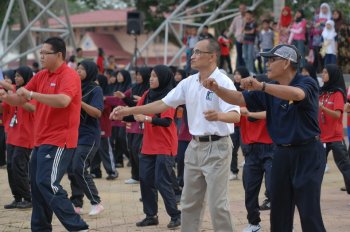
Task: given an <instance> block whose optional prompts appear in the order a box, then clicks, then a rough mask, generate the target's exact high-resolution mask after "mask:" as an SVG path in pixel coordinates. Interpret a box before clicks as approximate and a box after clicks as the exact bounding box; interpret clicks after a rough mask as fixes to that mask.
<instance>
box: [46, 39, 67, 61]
mask: <svg viewBox="0 0 350 232" xmlns="http://www.w3.org/2000/svg"><path fill="white" fill-rule="evenodd" d="M44 43H46V44H50V45H51V47H52V50H53V51H54V52H56V53H58V52H61V53H62V58H63V59H66V43H65V42H64V40H63V39H62V38H60V37H50V38H48V39H46V40H45V41H44Z"/></svg>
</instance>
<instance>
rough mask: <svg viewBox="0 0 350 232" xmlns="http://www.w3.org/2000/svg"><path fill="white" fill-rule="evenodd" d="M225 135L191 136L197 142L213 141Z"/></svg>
mask: <svg viewBox="0 0 350 232" xmlns="http://www.w3.org/2000/svg"><path fill="white" fill-rule="evenodd" d="M225 137H227V136H219V135H204V136H192V138H193V139H194V140H196V141H197V142H210V141H211V142H213V141H218V140H219V139H222V138H225Z"/></svg>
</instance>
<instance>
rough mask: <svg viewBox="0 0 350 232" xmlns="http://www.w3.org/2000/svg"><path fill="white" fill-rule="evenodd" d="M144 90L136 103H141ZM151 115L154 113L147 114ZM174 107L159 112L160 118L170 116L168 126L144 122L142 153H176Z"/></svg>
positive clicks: (176, 140) (172, 154)
mask: <svg viewBox="0 0 350 232" xmlns="http://www.w3.org/2000/svg"><path fill="white" fill-rule="evenodd" d="M147 93H148V91H146V92H145V93H144V94H143V96H142V98H141V99H140V101H138V103H137V105H138V106H139V105H143V102H144V100H145V96H146V95H147ZM148 116H150V117H153V116H154V115H148ZM174 116H175V109H174V108H169V109H168V110H166V111H165V112H163V113H161V114H160V117H161V118H170V119H172V122H171V124H170V126H169V127H162V126H155V125H153V124H152V123H149V122H145V123H144V130H143V142H142V150H141V152H142V154H145V155H158V154H161V155H170V156H175V155H176V153H177V144H178V138H177V130H176V125H175V123H174Z"/></svg>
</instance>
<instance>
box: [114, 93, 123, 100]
mask: <svg viewBox="0 0 350 232" xmlns="http://www.w3.org/2000/svg"><path fill="white" fill-rule="evenodd" d="M114 96H115V97H117V98H120V99H122V98H125V94H124V93H122V92H120V91H117V92H114Z"/></svg>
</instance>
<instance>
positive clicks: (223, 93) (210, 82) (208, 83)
mask: <svg viewBox="0 0 350 232" xmlns="http://www.w3.org/2000/svg"><path fill="white" fill-rule="evenodd" d="M203 86H204V87H205V88H207V89H210V90H211V91H213V92H214V93H215V94H216V95H217V96H218V97H219V98H221V99H222V100H224V101H225V102H227V103H230V104H232V105H239V106H243V105H245V100H244V97H243V94H242V93H241V92H239V91H235V90H231V89H226V88H224V87H221V86H219V85H218V83H217V82H216V81H215V80H214V79H212V78H209V79H207V80H205V81H204V82H203Z"/></svg>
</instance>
